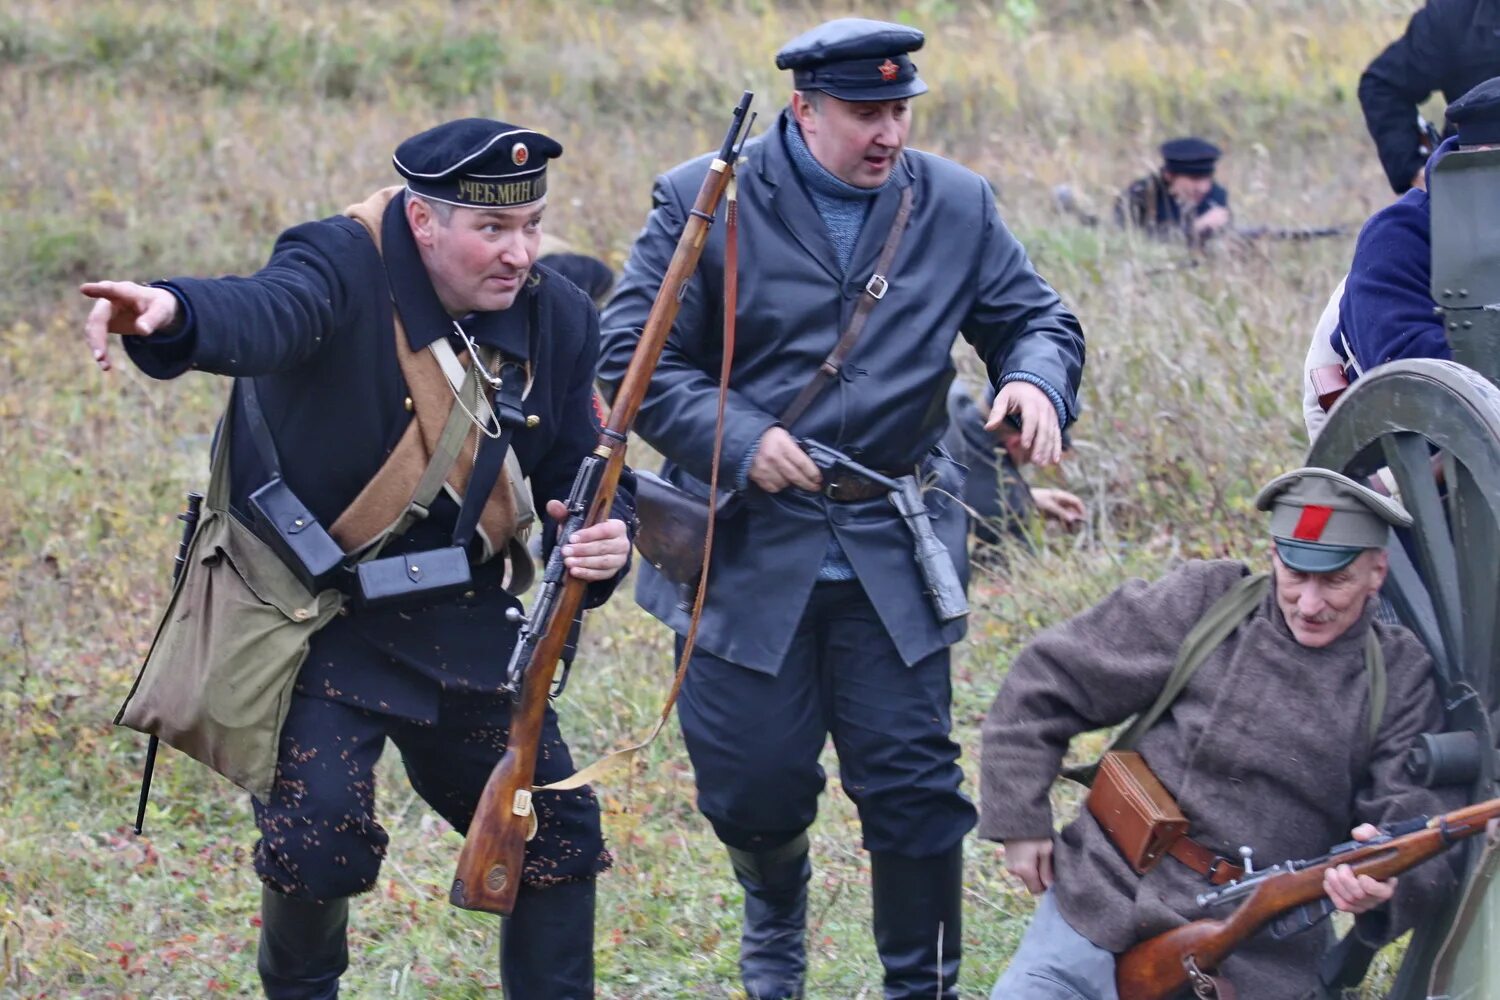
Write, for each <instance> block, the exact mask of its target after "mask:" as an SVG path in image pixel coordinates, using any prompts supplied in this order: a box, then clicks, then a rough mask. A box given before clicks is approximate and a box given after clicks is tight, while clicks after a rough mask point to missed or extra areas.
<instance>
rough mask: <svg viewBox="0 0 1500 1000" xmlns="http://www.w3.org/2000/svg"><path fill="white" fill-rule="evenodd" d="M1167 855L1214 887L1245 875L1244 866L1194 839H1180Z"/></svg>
mask: <svg viewBox="0 0 1500 1000" xmlns="http://www.w3.org/2000/svg"><path fill="white" fill-rule="evenodd" d="M1167 853H1168V854H1170V855H1171V856H1172V857H1174V858H1176V859H1177V860H1178V861H1180V862H1182V863H1183V864H1185V865H1187V866H1188V867H1189V868H1191V869H1192V870H1193V871H1195V872H1197V873H1198V874H1199V875H1202V876H1203V877H1204V878H1206V879H1208V880H1209V882H1211V883H1213V884H1214V885H1223V884H1224V883H1226V882H1233V881H1234V880H1235V879H1238V878H1242V877H1243V876H1244V874H1245V869H1244V868H1243V867H1242V866H1240V865H1237V864H1235V863H1234V862H1233V861H1230V860H1229V859H1228V858H1226V857H1224V856H1222V855H1219V854H1215V853H1214V852H1213V851H1210V850H1209V849H1208V848H1206V847H1204V846H1203V845H1202V844H1200V843H1198V842H1197V841H1196V840H1194V839H1193V838H1192V837H1178V838H1177V840H1176V842H1174V843H1173V844H1172V846H1171V848H1169V849H1168V850H1167Z"/></svg>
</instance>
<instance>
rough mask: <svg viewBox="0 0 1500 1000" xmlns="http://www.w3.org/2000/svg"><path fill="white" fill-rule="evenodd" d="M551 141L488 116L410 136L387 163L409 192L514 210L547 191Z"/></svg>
mask: <svg viewBox="0 0 1500 1000" xmlns="http://www.w3.org/2000/svg"><path fill="white" fill-rule="evenodd" d="M561 155H562V145H561V144H559V143H558V142H557V141H556V140H555V139H552V138H549V137H548V136H545V135H543V134H542V133H540V132H534V131H532V130H531V129H529V128H521V127H520V126H517V125H511V124H508V123H506V122H497V121H492V120H490V119H488V118H460V119H458V120H456V121H451V122H446V123H444V124H442V125H439V126H437V127H436V128H431V129H428V130H427V131H426V132H423V133H421V134H420V135H414V136H412V137H411V138H410V139H407V140H406V141H405V142H403V143H402V144H401V145H399V146H397V147H396V155H395V156H393V157H392V158H391V159H392V161H393V162H394V163H395V165H396V171H397V172H398V173H399V174H400V175H401V176H402V177H405V178H406V186H407V187H408V188H410V189H411V191H412V193H413V194H417V195H421V196H422V197H423V198H431V199H432V200H434V201H443V202H447V203H448V204H450V205H464V206H468V207H471V208H514V207H516V206H518V205H526V204H530V203H531V202H534V201H537V200H539V199H540V198H541V197H542V196H543V195H545V194H546V193H547V161H548V160H550V159H553V158H555V157H558V156H561Z"/></svg>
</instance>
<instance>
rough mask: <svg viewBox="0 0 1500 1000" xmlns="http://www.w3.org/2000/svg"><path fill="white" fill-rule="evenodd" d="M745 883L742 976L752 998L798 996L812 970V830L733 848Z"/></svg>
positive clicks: (789, 998)
mask: <svg viewBox="0 0 1500 1000" xmlns="http://www.w3.org/2000/svg"><path fill="white" fill-rule="evenodd" d="M729 860H730V862H731V863H732V864H733V865H734V874H735V877H736V878H738V879H739V880H740V885H742V886H744V887H745V929H744V931H743V932H742V933H741V935H740V980H741V982H743V983H744V986H745V993H746V994H747V995H748V997H749V1000H796V998H798V997H801V996H802V977H803V974H804V973H805V972H806V971H807V950H806V943H805V941H804V940H803V939H804V938H805V936H806V933H807V882H808V879H810V878H811V877H812V865H811V864H810V863H809V862H808V860H807V834H805V833H799V834H798V835H797V836H796V837H795V838H794V839H793V840H791V841H790V842H789V843H786V844H783V845H782V846H780V847H776V848H772V849H771V850H769V851H742V850H740V849H738V848H735V847H731V848H729Z"/></svg>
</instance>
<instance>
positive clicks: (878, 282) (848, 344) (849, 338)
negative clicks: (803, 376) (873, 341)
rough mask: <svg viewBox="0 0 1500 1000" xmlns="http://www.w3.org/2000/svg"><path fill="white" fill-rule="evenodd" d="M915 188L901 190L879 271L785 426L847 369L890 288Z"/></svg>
mask: <svg viewBox="0 0 1500 1000" xmlns="http://www.w3.org/2000/svg"><path fill="white" fill-rule="evenodd" d="M911 197H912V195H911V188H910V187H904V188H902V189H901V205H900V207H898V208H897V209H896V218H895V219H894V220H893V221H892V222H891V230H890V232H888V233H886V235H885V245H884V246H882V247H881V248H880V258H879V259H878V260H877V261H876V262H875V272H874V273H873V274H871V275H870V280H869V281H867V282H865V293H864V294H863V295H861V296H860V297H859V302H858V303H857V304H856V305H855V307H854V314H853V315H852V316H850V317H849V325H848V326H846V327H844V332H843V334H842V335H840V336H839V339H838V343H836V344H834V345H833V350H832V351H829V352H828V357H826V358H824V359H823V363H822V364H821V365H819V366H818V370H817V371H815V372H813V377H812V379H811V380H810V381H809V382H808V383H807V384H806V385H804V386H803V387H802V391H801V392H799V393H798V394H797V398H796V399H794V400H792V405H790V406H788V407H787V408H786V409H785V410H784V411H783V412H782V414H781V426H782V427H785V428H788V429H790V428H791V426H792V425H793V424H795V423H796V422H797V421H798V420H800V419H801V418H802V414H804V413H806V412H807V408H808V407H809V406H812V404H813V400H815V399H817V398H818V396H819V395H820V394H821V393H822V392H823V390H824V389H825V388H827V387H828V386H829V384H831V383H832V382H833V380H834V378H835V377H836V376H837V375H838V373H839V372H840V371H841V370H842V369H843V367H844V362H845V361H846V360H848V358H849V354H850V352H851V351H853V350H854V343H855V341H857V340H859V335H860V334H861V333H863V332H864V329H865V321H866V320H867V319H869V318H870V310H871V309H873V308H874V307H875V303H876V302H879V301H880V300H881V299H883V298H884V297H885V292H886V289H887V288H889V287H890V282H889V281H888V280H887V278H886V275H888V274H890V273H891V264H893V263H894V262H895V260H896V248H897V247H898V246H900V244H901V234H902V233H904V232H906V220H907V219H909V218H910V217H911Z"/></svg>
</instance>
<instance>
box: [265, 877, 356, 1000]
mask: <svg viewBox="0 0 1500 1000" xmlns="http://www.w3.org/2000/svg"><path fill="white" fill-rule="evenodd" d="M348 924H349V901H348V900H347V899H334V900H330V901H329V902H327V903H316V902H313V901H312V900H308V899H298V898H296V897H295V896H287V895H284V894H282V893H279V892H277V891H276V890H274V889H271V888H268V887H266V886H261V890H260V950H259V952H258V954H257V955H256V959H255V968H256V971H258V972H259V973H260V983H261V987H262V988H263V989H264V990H265V992H266V997H267V998H268V1000H335V998H336V997H337V996H338V995H339V976H341V975H343V974H344V970H345V969H347V968H348V967H349V941H348Z"/></svg>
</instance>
